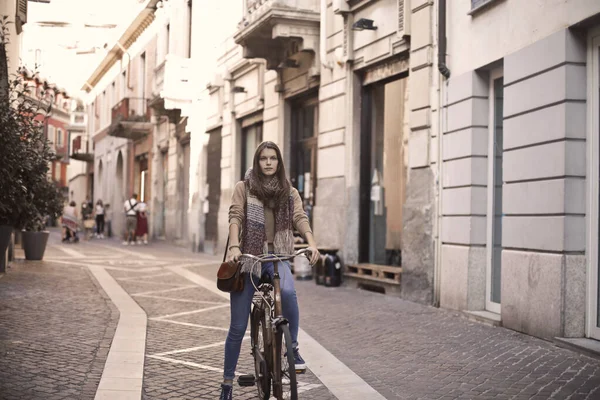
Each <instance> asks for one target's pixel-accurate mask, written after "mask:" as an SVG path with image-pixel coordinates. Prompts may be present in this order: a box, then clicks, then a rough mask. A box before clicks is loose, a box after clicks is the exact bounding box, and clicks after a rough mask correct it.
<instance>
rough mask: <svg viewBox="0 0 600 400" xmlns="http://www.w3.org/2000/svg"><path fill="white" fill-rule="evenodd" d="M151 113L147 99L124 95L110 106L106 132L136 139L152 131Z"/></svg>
mask: <svg viewBox="0 0 600 400" xmlns="http://www.w3.org/2000/svg"><path fill="white" fill-rule="evenodd" d="M151 115H152V113H151V110H150V107H149V106H148V101H147V99H143V98H135V97H125V98H123V99H122V100H121V101H120V102H119V103H117V105H115V106H114V107H113V108H112V112H111V121H112V123H111V125H110V128H109V131H108V134H109V135H111V136H115V137H121V138H125V139H132V140H138V139H141V138H143V137H145V136H146V135H148V134H150V133H151V132H152V129H153V126H152V123H151V122H150V117H151Z"/></svg>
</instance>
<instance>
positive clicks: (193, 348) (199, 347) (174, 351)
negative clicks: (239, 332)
mask: <svg viewBox="0 0 600 400" xmlns="http://www.w3.org/2000/svg"><path fill="white" fill-rule="evenodd" d="M248 339H250V336H244V338H243V339H242V340H248ZM224 344H225V341H224V340H223V341H222V342H217V343H213V344H207V345H205V346H198V347H190V348H188V349H181V350H173V351H165V352H164V353H157V354H154V355H155V356H168V355H170V354H181V353H191V352H193V351H198V350H204V349H210V348H213V347H219V346H223V345H224Z"/></svg>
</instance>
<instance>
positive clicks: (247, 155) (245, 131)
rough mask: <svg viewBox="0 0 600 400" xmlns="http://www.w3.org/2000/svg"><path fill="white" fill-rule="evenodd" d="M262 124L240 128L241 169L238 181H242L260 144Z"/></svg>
mask: <svg viewBox="0 0 600 400" xmlns="http://www.w3.org/2000/svg"><path fill="white" fill-rule="evenodd" d="M262 128H263V127H262V122H259V123H257V124H253V125H250V126H247V127H243V128H242V160H241V161H242V169H241V171H240V179H241V180H243V179H244V176H245V175H246V171H248V168H250V167H252V161H253V158H254V152H255V151H256V148H257V147H258V145H259V144H261V143H262V140H263V133H262Z"/></svg>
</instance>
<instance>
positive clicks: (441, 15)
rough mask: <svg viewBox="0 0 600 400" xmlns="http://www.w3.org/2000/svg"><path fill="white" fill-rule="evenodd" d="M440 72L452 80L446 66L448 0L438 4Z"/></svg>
mask: <svg viewBox="0 0 600 400" xmlns="http://www.w3.org/2000/svg"><path fill="white" fill-rule="evenodd" d="M438 70H439V71H440V73H441V74H442V75H444V78H446V79H448V78H450V69H448V66H447V65H446V0H439V2H438Z"/></svg>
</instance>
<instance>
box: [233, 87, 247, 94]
mask: <svg viewBox="0 0 600 400" xmlns="http://www.w3.org/2000/svg"><path fill="white" fill-rule="evenodd" d="M231 91H232V92H233V93H246V88H245V87H242V86H234V87H233V88H231Z"/></svg>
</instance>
